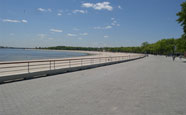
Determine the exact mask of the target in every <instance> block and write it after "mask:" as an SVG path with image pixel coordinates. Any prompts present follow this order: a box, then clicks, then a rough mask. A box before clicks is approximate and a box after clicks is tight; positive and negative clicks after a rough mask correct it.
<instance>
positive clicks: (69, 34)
mask: <svg viewBox="0 0 186 115" xmlns="http://www.w3.org/2000/svg"><path fill="white" fill-rule="evenodd" d="M67 36H70V37H75V36H77V35H76V34H71V33H68V34H67Z"/></svg>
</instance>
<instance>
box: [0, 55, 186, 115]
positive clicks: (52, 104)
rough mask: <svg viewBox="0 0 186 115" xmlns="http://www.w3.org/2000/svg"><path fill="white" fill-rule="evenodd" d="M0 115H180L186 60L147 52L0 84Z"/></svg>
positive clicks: (184, 113)
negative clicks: (127, 59) (116, 61)
mask: <svg viewBox="0 0 186 115" xmlns="http://www.w3.org/2000/svg"><path fill="white" fill-rule="evenodd" d="M0 115H186V61H185V63H184V62H183V61H181V60H179V59H176V61H175V62H173V61H172V59H171V58H170V57H168V58H166V57H160V56H150V57H147V58H144V59H140V60H135V61H131V62H126V63H121V64H116V65H111V66H105V67H99V68H94V69H89V70H83V71H78V72H73V73H67V74H62V75H56V76H51V77H45V78H39V79H33V80H27V81H20V82H14V83H9V84H3V85H0Z"/></svg>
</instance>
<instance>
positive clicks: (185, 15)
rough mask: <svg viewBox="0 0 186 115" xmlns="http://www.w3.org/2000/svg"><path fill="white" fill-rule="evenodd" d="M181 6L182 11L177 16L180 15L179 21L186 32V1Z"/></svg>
mask: <svg viewBox="0 0 186 115" xmlns="http://www.w3.org/2000/svg"><path fill="white" fill-rule="evenodd" d="M181 7H182V9H181V11H180V12H178V13H177V16H179V18H178V19H177V21H178V22H179V23H180V24H181V26H183V30H184V33H185V34H186V2H183V3H182V4H181Z"/></svg>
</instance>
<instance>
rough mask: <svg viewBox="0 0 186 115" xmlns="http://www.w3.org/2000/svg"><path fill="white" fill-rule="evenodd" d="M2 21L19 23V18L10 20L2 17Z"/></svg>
mask: <svg viewBox="0 0 186 115" xmlns="http://www.w3.org/2000/svg"><path fill="white" fill-rule="evenodd" d="M3 22H10V23H20V22H21V21H19V20H11V19H3Z"/></svg>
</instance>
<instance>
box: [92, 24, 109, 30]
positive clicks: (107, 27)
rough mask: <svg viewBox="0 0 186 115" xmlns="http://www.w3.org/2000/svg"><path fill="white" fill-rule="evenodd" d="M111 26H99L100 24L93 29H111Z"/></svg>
mask: <svg viewBox="0 0 186 115" xmlns="http://www.w3.org/2000/svg"><path fill="white" fill-rule="evenodd" d="M111 28H112V26H110V25H108V26H105V27H100V26H97V27H94V29H97V30H101V29H103V30H107V29H111Z"/></svg>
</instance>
